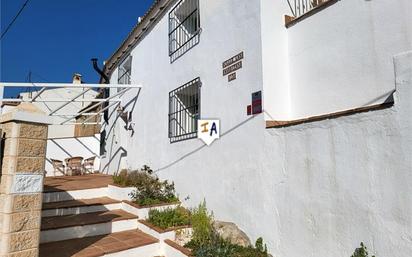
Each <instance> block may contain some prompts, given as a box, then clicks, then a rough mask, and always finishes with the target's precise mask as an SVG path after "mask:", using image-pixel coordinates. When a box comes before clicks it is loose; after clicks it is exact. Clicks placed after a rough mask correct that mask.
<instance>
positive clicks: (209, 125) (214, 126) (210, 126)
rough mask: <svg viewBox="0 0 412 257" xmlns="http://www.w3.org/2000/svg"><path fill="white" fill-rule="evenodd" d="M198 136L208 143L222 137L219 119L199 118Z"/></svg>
mask: <svg viewBox="0 0 412 257" xmlns="http://www.w3.org/2000/svg"><path fill="white" fill-rule="evenodd" d="M197 137H198V138H200V139H201V140H202V141H203V142H205V144H207V145H210V144H211V143H213V141H215V140H216V139H218V138H219V137H220V122H219V120H198V121H197Z"/></svg>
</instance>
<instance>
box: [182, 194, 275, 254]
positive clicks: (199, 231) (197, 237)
mask: <svg viewBox="0 0 412 257" xmlns="http://www.w3.org/2000/svg"><path fill="white" fill-rule="evenodd" d="M212 223H213V215H212V214H209V212H208V211H207V208H206V202H205V201H203V203H201V204H200V205H199V206H198V207H197V208H196V209H194V210H193V211H192V228H193V236H192V240H191V241H190V242H189V243H188V244H186V245H185V246H186V247H188V248H190V249H191V250H192V252H193V254H194V256H196V257H267V256H268V254H267V247H266V245H265V244H264V243H263V239H262V238H259V239H258V240H257V241H256V244H255V247H242V246H239V245H234V244H232V243H230V242H229V241H227V240H224V239H223V238H221V237H220V236H219V234H218V233H217V232H216V231H215V230H214V229H213V226H212Z"/></svg>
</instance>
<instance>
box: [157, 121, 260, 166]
mask: <svg viewBox="0 0 412 257" xmlns="http://www.w3.org/2000/svg"><path fill="white" fill-rule="evenodd" d="M261 115H262V114H258V115H254V116H251V117H249V118H247V119H246V120H244V121H242V122H240V123H239V124H237V125H235V126H233V127H232V128H230V129H229V130H227V131H226V132H223V133H222V134H221V135H220V139H219V140H222V139H223V138H224V137H225V136H227V135H229V134H230V133H232V132H233V131H235V130H237V129H238V128H240V127H242V126H243V125H245V124H247V123H248V122H250V121H251V120H253V119H255V118H256V117H258V116H261ZM205 147H207V145H202V146H199V147H197V148H195V149H194V150H192V151H190V152H188V153H186V154H184V155H183V156H182V157H180V158H178V159H177V160H175V161H172V162H171V163H169V164H167V165H165V166H163V167H161V168H159V169H156V170H155V171H154V172H155V173H156V172H160V171H163V170H166V169H168V168H170V167H172V166H174V165H176V164H178V163H179V162H181V161H183V160H185V159H186V158H188V157H190V156H191V155H193V154H195V153H197V152H199V151H200V150H202V149H203V148H205Z"/></svg>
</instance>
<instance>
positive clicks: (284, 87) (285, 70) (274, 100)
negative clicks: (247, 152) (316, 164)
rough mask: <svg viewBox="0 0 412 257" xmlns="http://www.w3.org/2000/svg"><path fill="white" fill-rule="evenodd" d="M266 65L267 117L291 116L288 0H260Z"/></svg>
mask: <svg viewBox="0 0 412 257" xmlns="http://www.w3.org/2000/svg"><path fill="white" fill-rule="evenodd" d="M260 2H261V9H260V12H261V13H260V16H261V18H260V19H261V30H262V32H261V41H262V67H263V103H264V109H265V119H266V120H289V119H290V118H291V104H292V102H291V99H290V92H289V91H290V81H289V59H288V51H289V46H288V30H287V29H286V28H285V23H284V15H285V14H287V13H289V12H290V11H289V7H288V4H287V1H286V0H285V1H273V0H260Z"/></svg>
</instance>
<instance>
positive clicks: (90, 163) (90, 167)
mask: <svg viewBox="0 0 412 257" xmlns="http://www.w3.org/2000/svg"><path fill="white" fill-rule="evenodd" d="M95 159H96V156H93V157H90V158H87V159H85V160H84V162H83V168H84V171H85V172H87V173H94V160H95Z"/></svg>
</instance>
